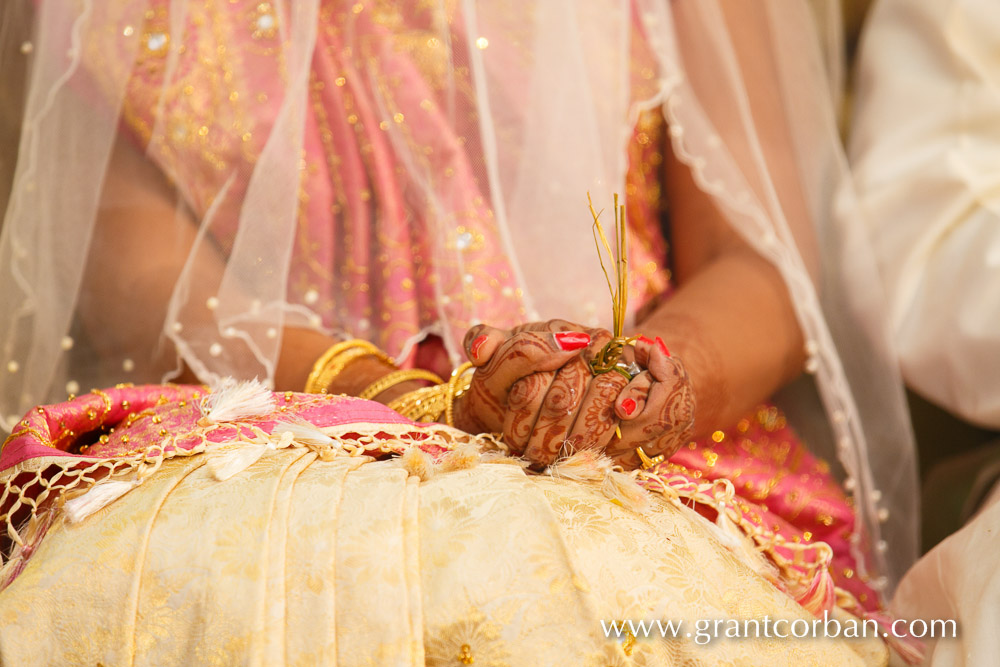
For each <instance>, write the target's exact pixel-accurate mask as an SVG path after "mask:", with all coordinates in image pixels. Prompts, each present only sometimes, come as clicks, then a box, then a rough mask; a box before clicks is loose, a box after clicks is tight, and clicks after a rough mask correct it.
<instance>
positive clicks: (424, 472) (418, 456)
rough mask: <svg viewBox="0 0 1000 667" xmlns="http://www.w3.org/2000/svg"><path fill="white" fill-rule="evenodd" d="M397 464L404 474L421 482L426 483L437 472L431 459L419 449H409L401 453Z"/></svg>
mask: <svg viewBox="0 0 1000 667" xmlns="http://www.w3.org/2000/svg"><path fill="white" fill-rule="evenodd" d="M399 463H400V465H402V466H403V469H404V470H406V472H408V473H410V474H411V475H414V476H416V477H419V478H420V481H421V482H426V481H427V480H429V479H430V478H431V477H433V476H434V474H435V473H436V472H437V470H435V468H437V465H436V464H435V463H434V459H433V457H431V455H430V454H428V453H427V452H425V451H423V450H422V449H420V448H419V447H410V448H409V449H407V450H406V451H405V452H403V454H402V456H400V457H399Z"/></svg>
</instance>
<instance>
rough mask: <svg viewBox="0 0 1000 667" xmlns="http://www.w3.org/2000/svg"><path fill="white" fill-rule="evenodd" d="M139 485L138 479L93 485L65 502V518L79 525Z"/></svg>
mask: <svg viewBox="0 0 1000 667" xmlns="http://www.w3.org/2000/svg"><path fill="white" fill-rule="evenodd" d="M140 483H141V482H140V481H139V480H138V479H133V480H131V481H128V482H125V481H118V480H111V481H107V482H101V483H99V484H95V485H94V486H93V487H92V488H91V489H90V490H89V491H87V492H86V493H85V494H83V495H82V496H77V497H76V498H73V499H72V500H68V501H66V505H65V506H64V507H63V509H64V510H65V511H66V517H67V518H68V519H69V522H70V523H79V522H81V521H83V520H84V519H86V518H87V517H88V516H90V515H91V514H93V513H94V512H97V511H99V510H102V509H104V508H105V507H107V506H108V505H110V504H111V503H113V502H114V501H116V500H118V499H119V498H121V497H122V496H124V495H125V494H126V493H128V492H129V491H131V490H132V489H134V488H135V487H137V486H139V484H140Z"/></svg>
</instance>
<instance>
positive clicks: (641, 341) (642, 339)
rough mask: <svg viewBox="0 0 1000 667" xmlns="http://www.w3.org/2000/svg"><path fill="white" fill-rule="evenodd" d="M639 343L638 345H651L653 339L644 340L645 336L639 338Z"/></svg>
mask: <svg viewBox="0 0 1000 667" xmlns="http://www.w3.org/2000/svg"><path fill="white" fill-rule="evenodd" d="M639 342H640V343H646V344H647V345H652V344H653V339H652V338H646V337H645V336H639Z"/></svg>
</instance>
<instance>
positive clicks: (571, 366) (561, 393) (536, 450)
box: [525, 357, 590, 466]
mask: <svg viewBox="0 0 1000 667" xmlns="http://www.w3.org/2000/svg"><path fill="white" fill-rule="evenodd" d="M589 380H590V369H589V368H588V367H587V364H586V362H585V361H583V359H582V358H580V357H576V358H574V359H573V360H571V361H570V362H569V363H567V364H566V365H565V366H563V367H562V368H561V369H559V371H558V373H557V374H556V376H555V379H554V380H553V381H552V383H551V385H550V386H549V387H548V392H547V393H546V395H545V399H544V401H543V402H542V405H541V410H540V411H539V414H538V420H537V422H536V423H535V424H534V428H533V429H532V432H531V434H530V442H529V444H528V447H527V448H526V449H525V456H527V457H528V458H529V459H531V460H532V461H534V462H535V463H537V464H540V465H542V466H546V465H549V464H550V463H552V462H553V461H554V460H555V459H556V458H557V457H558V455H559V450H560V449H561V447H562V441H563V439H564V436H565V435H566V434H567V433H569V431H570V429H572V428H573V424H574V422H575V421H576V417H577V410H578V409H579V407H580V404H581V403H582V402H583V400H584V395H585V392H586V390H587V384H588V381H589Z"/></svg>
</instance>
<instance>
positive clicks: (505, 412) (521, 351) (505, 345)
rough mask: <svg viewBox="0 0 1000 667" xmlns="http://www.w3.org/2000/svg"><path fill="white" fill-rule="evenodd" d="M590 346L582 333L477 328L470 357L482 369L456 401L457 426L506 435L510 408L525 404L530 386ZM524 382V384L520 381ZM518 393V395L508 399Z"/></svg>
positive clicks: (469, 347)
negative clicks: (520, 403)
mask: <svg viewBox="0 0 1000 667" xmlns="http://www.w3.org/2000/svg"><path fill="white" fill-rule="evenodd" d="M589 343H590V336H589V335H588V334H587V333H585V332H583V331H581V330H579V329H578V330H575V331H571V330H562V331H547V330H546V331H541V330H540V331H531V330H527V329H525V330H515V331H513V332H507V331H502V330H500V329H493V328H492V327H485V326H480V327H474V328H473V329H470V331H469V334H467V335H466V339H465V349H466V354H467V355H468V356H469V359H470V360H471V361H472V363H473V364H475V365H476V366H478V368H476V372H475V374H474V375H473V378H472V385H471V386H470V387H469V390H468V391H467V392H466V393H465V394H463V395H462V396H461V397H460V398H459V399H458V400H457V401H456V402H455V410H454V419H455V425H456V426H458V427H459V428H461V429H463V430H465V431H468V432H470V433H482V432H487V431H489V432H494V433H499V432H502V431H504V430H505V424H506V422H507V420H508V419H509V409H508V406H509V404H510V403H511V402H514V403H515V404H517V403H518V402H519V401H523V400H525V397H526V395H527V394H529V393H531V391H532V387H534V386H536V385H541V384H545V387H544V389H542V391H544V390H547V388H548V385H547V383H545V382H544V378H545V377H549V376H551V375H553V373H554V371H556V370H557V369H559V368H561V367H563V366H564V365H566V364H567V362H570V361H571V360H572V359H574V358H575V357H579V351H580V350H581V349H583V348H585V347H587V345H588V344H589ZM522 381H523V382H522ZM515 388H517V389H516V391H517V394H518V395H517V396H514V397H512V396H511V395H510V394H511V392H512V391H514V390H515Z"/></svg>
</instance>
